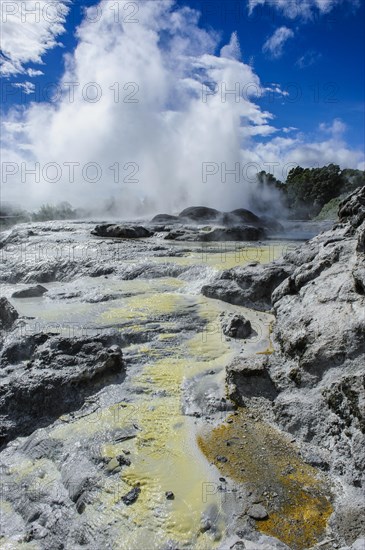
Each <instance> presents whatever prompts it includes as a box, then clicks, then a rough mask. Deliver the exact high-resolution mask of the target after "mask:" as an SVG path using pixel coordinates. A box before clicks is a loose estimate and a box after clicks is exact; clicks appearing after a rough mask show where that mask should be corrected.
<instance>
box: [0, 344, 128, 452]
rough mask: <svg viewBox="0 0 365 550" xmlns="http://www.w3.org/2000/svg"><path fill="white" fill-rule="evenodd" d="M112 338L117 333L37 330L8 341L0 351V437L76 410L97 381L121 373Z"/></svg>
mask: <svg viewBox="0 0 365 550" xmlns="http://www.w3.org/2000/svg"><path fill="white" fill-rule="evenodd" d="M116 343H118V344H121V343H122V337H121V336H119V335H117V334H114V333H111V334H109V335H108V334H103V335H95V336H93V337H89V338H82V337H77V338H76V337H75V338H64V337H61V336H58V335H54V334H47V333H39V334H35V335H32V336H28V337H26V338H23V339H22V340H21V341H20V342H17V341H15V342H11V343H7V344H6V345H5V346H4V348H3V350H2V352H1V355H0V361H1V369H2V370H3V371H6V375H5V376H4V377H3V380H2V384H1V387H0V414H1V415H3V425H2V429H1V432H0V436H1V437H0V442H1V443H2V444H4V443H6V442H7V441H9V439H11V438H13V437H15V436H17V435H26V434H27V433H30V432H31V431H34V429H36V427H39V426H41V425H44V424H47V423H49V422H50V421H51V419H53V418H56V417H57V416H59V415H60V414H62V413H65V412H69V411H72V410H75V409H77V408H78V407H80V406H81V405H82V403H83V401H84V399H85V398H86V396H87V395H88V394H90V393H91V392H93V391H95V389H97V388H98V386H100V385H105V384H107V383H108V381H109V380H110V379H115V380H116V379H117V377H118V376H119V377H120V376H121V375H122V374H123V371H124V362H123V356H122V351H121V349H120V347H119V345H117V346H113V344H116ZM111 346H112V347H111Z"/></svg>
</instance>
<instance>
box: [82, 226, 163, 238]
mask: <svg viewBox="0 0 365 550" xmlns="http://www.w3.org/2000/svg"><path fill="white" fill-rule="evenodd" d="M91 234H92V235H96V236H97V237H116V238H118V239H140V238H146V237H151V236H152V235H153V233H152V232H151V231H149V230H148V229H146V228H145V227H142V226H141V225H134V226H128V225H117V224H112V223H104V224H101V225H97V226H96V227H95V229H93V230H92V231H91Z"/></svg>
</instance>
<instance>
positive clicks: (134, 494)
mask: <svg viewBox="0 0 365 550" xmlns="http://www.w3.org/2000/svg"><path fill="white" fill-rule="evenodd" d="M140 492H141V489H140V487H134V488H133V489H131V490H130V491H129V492H128V493H127V494H126V495H124V496H123V497H122V501H123V502H124V504H125V505H126V506H130V505H131V504H133V503H134V502H136V500H137V498H138V497H139V494H140Z"/></svg>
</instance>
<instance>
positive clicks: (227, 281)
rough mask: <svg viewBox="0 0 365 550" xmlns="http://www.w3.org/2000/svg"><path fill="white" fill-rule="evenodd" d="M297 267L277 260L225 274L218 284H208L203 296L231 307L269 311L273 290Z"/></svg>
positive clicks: (236, 269)
mask: <svg viewBox="0 0 365 550" xmlns="http://www.w3.org/2000/svg"><path fill="white" fill-rule="evenodd" d="M293 271H294V266H293V265H291V264H289V263H287V262H285V261H283V260H277V261H274V262H272V263H271V264H265V265H262V264H255V265H248V266H246V267H236V268H233V269H229V270H227V271H223V273H222V274H221V275H219V276H218V277H217V279H216V280H215V281H213V282H212V283H210V284H208V285H204V286H203V287H202V289H201V291H202V294H204V296H207V297H208V298H216V299H218V300H223V301H224V302H228V303H230V304H235V305H240V306H244V307H249V308H252V309H256V310H261V311H266V310H268V309H270V308H271V305H272V302H271V296H272V293H273V290H274V289H275V288H277V287H278V286H279V284H280V283H281V282H283V281H284V280H285V279H287V278H288V276H289V275H291V274H292V273H293Z"/></svg>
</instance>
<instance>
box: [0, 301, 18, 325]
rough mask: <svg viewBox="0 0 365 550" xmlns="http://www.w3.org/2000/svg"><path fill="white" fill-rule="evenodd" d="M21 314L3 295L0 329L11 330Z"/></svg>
mask: <svg viewBox="0 0 365 550" xmlns="http://www.w3.org/2000/svg"><path fill="white" fill-rule="evenodd" d="M18 317H19V314H18V312H17V311H16V309H15V307H13V306H12V305H11V303H10V302H9V300H8V299H7V298H5V297H4V296H2V297H1V298H0V330H9V329H11V328H12V326H13V325H14V323H15V321H16V320H17V319H18Z"/></svg>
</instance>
